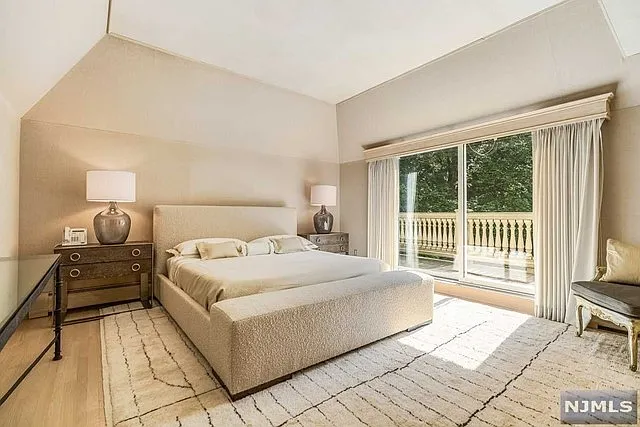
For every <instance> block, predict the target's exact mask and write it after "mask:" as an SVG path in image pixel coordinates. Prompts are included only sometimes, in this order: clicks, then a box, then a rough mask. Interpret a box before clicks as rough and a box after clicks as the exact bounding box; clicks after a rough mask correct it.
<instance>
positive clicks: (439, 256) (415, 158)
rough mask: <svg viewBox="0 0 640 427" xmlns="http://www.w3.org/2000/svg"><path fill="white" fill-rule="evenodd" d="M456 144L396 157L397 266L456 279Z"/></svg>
mask: <svg viewBox="0 0 640 427" xmlns="http://www.w3.org/2000/svg"><path fill="white" fill-rule="evenodd" d="M458 151H459V150H458V148H457V147H456V148H449V149H444V150H437V151H430V152H426V153H420V154H416V155H412V156H406V157H401V158H400V195H399V197H400V212H399V230H398V231H399V239H400V241H399V250H400V253H399V257H398V258H399V264H400V266H401V267H407V268H419V269H422V270H425V271H426V272H427V273H429V274H432V275H434V276H437V277H444V278H450V279H454V280H458V279H459V278H460V267H461V265H460V264H461V261H460V257H459V255H460V254H459V252H458V247H457V246H458V245H457V244H456V242H457V240H456V239H457V238H458V236H457V235H456V233H457V227H456V224H457V215H458V214H457V212H458Z"/></svg>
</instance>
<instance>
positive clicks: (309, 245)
mask: <svg viewBox="0 0 640 427" xmlns="http://www.w3.org/2000/svg"><path fill="white" fill-rule="evenodd" d="M287 237H291V238H295V239H298V240H300V243H302V246H303V247H304V250H305V251H310V250H311V249H318V246H316V245H314V244H313V243H312V242H311V241H309V240H307V239H305V238H304V237H300V236H295V235H293V234H276V235H273V236H265V237H261V238H259V239H255V240H252V241H251V242H249V243H255V242H265V241H267V242H271V244H273V241H274V240H275V239H284V238H287Z"/></svg>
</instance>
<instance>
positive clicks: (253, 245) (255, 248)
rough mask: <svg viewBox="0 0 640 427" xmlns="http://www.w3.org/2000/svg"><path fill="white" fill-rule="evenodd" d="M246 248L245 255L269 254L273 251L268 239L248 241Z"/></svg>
mask: <svg viewBox="0 0 640 427" xmlns="http://www.w3.org/2000/svg"><path fill="white" fill-rule="evenodd" d="M246 248H247V249H246V254H247V256H254V255H269V254H270V253H273V246H272V244H271V242H269V241H265V242H250V243H247V246H246Z"/></svg>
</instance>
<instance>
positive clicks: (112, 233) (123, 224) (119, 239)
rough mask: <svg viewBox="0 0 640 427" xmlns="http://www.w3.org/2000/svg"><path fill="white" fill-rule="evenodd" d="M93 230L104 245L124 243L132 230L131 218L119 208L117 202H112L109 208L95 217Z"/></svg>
mask: <svg viewBox="0 0 640 427" xmlns="http://www.w3.org/2000/svg"><path fill="white" fill-rule="evenodd" d="M93 230H94V231H95V233H96V237H97V238H98V242H100V243H101V244H103V245H116V244H119V243H124V242H126V241H127V237H129V230H131V218H130V217H129V215H127V213H126V212H123V211H121V210H120V208H118V204H117V203H116V202H110V203H109V207H108V208H107V209H105V210H103V211H102V212H100V213H99V214H98V215H96V216H95V217H94V218H93Z"/></svg>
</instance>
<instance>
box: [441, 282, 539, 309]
mask: <svg viewBox="0 0 640 427" xmlns="http://www.w3.org/2000/svg"><path fill="white" fill-rule="evenodd" d="M435 292H436V293H438V294H441V295H448V296H452V297H456V298H460V299H464V300H467V301H472V302H479V303H481V304H487V305H491V306H494V307H498V308H504V309H507V310H512V311H517V312H519V313H524V314H529V315H532V316H533V313H534V311H533V310H534V307H533V298H532V297H530V296H521V295H514V294H509V293H506V292H500V291H496V290H489V289H484V288H476V287H474V286H466V285H463V284H457V283H447V282H443V281H439V280H438V279H436V280H435Z"/></svg>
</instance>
